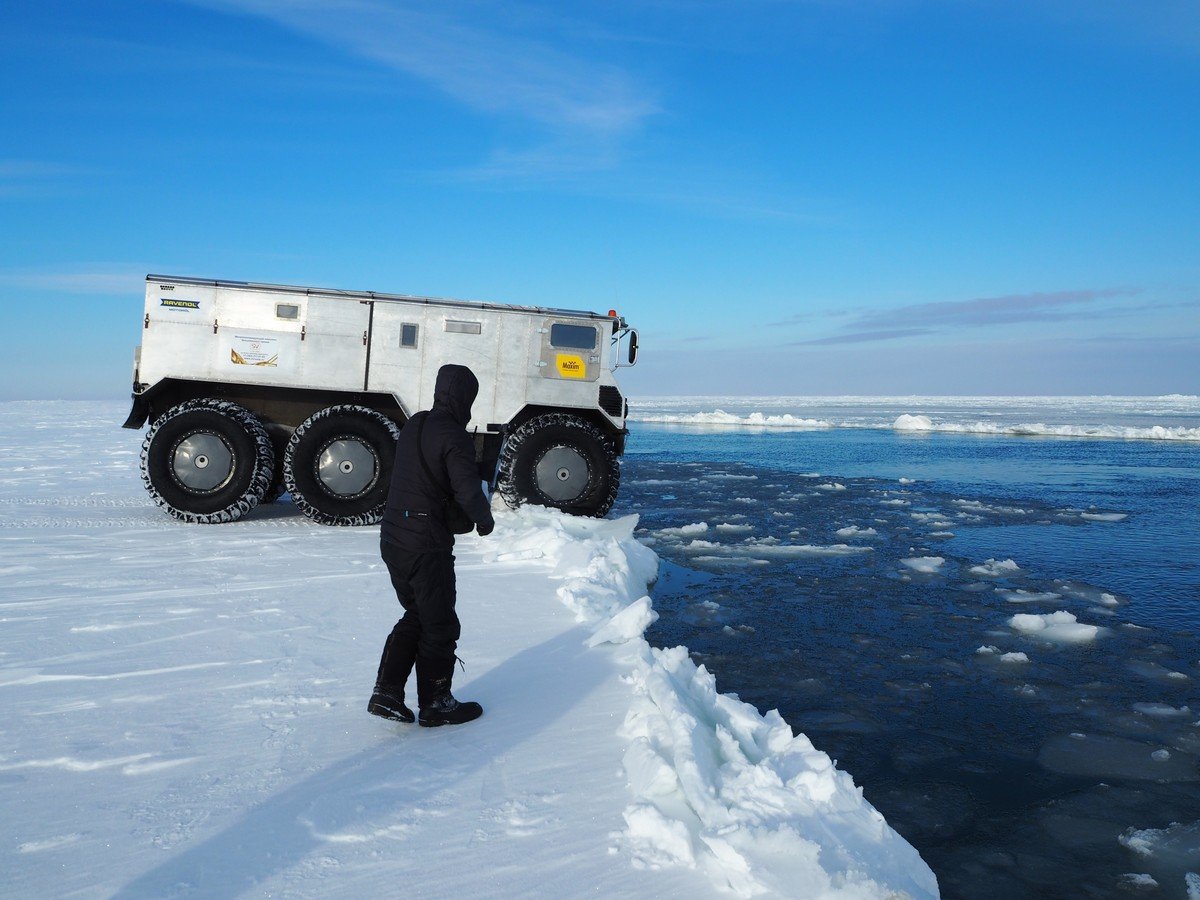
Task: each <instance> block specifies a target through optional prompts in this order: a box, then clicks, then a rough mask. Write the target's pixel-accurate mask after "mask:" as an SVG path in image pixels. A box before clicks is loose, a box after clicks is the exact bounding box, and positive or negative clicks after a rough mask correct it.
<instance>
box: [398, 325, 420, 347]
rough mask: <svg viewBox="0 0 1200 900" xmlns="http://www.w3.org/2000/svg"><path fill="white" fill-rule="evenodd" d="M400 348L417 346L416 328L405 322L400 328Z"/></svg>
mask: <svg viewBox="0 0 1200 900" xmlns="http://www.w3.org/2000/svg"><path fill="white" fill-rule="evenodd" d="M400 346H401V347H415V346H417V326H416V325H414V324H412V323H411V322H405V323H404V324H402V325H401V326H400Z"/></svg>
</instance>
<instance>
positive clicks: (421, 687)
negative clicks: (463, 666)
mask: <svg viewBox="0 0 1200 900" xmlns="http://www.w3.org/2000/svg"><path fill="white" fill-rule="evenodd" d="M379 552H380V555H381V556H382V557H383V561H384V563H386V564H387V567H388V574H389V575H391V578H392V587H393V588H395V589H396V599H397V600H399V601H400V605H401V606H402V607H403V608H404V616H403V617H402V618H401V619H400V621H399V622H397V623H396V627H395V628H393V629H392V633H391V634H390V635H388V639H387V643H386V644H384V647H383V655H382V657H381V658H380V660H379V674H378V676H377V678H376V681H377V682H378V683H379V684H380V685H383V686H385V687H388V688H390V689H392V690H393V691H394V692H395V693H397V694H399V695H400V696H403V694H404V685H405V683H406V682H407V681H408V676H409V673H410V672H412V669H413V664H414V663H415V664H416V667H417V702H418V705H420V706H422V707H423V706H425V705H427V704H428V702H429V701H430V700H432V699H433V698H432V696H430V692H431V690H432V685H433V684H434V682H437V681H440V680H443V679H444V680H446V682H447V684H448V683H449V681H448V680H449V678H450V676H451V675H452V674H453V672H454V660H455V650H457V649H458V638H459V635H460V634H461V626H460V624H459V621H458V614H457V613H456V612H455V611H454V604H455V600H456V594H455V583H454V554H453V553H452V552H450V551H449V550H446V551H434V552H427V553H410V552H408V551H407V550H402V549H400V548H399V547H397V546H396V545H395V544H391V543H389V542H387V541H380V543H379Z"/></svg>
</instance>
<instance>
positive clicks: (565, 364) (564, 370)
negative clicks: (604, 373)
mask: <svg viewBox="0 0 1200 900" xmlns="http://www.w3.org/2000/svg"><path fill="white" fill-rule="evenodd" d="M556 363H557V365H558V374H559V375H561V376H562V377H563V378H587V364H586V363H585V362H584V361H583V357H580V356H576V355H575V354H573V353H559V354H558V358H557V360H556Z"/></svg>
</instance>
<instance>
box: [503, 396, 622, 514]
mask: <svg viewBox="0 0 1200 900" xmlns="http://www.w3.org/2000/svg"><path fill="white" fill-rule="evenodd" d="M620 482H621V467H620V464H619V463H618V462H617V452H616V446H615V445H614V443H613V441H612V439H611V438H609V437H608V436H606V435H605V434H604V433H603V432H602V431H601V430H600V429H599V428H597V427H596V426H595V425H593V424H591V423H590V422H587V421H585V420H583V419H580V418H578V417H576V416H572V415H568V414H566V413H547V414H546V415H541V416H537V417H535V418H533V419H530V420H529V421H528V422H526V423H525V424H524V425H522V426H521V427H519V428H518V429H516V431H514V432H513V433H512V434H510V435H509V436H508V439H507V440H506V441H505V443H504V449H503V450H502V451H501V453H500V475H499V481H498V487H499V490H500V494H501V496H502V497H504V502H505V503H507V504H508V505H509V506H510V507H512V508H514V509H515V508H517V507H518V506H521V505H522V504H525V503H534V504H537V505H539V506H551V507H554V508H555V509H561V510H563V511H565V512H569V513H572V514H573V515H580V516H597V517H599V516H603V515H604V514H605V513H607V512H608V511H609V509H611V508H612V505H613V501H615V500H616V498H617V488H618V486H619V485H620Z"/></svg>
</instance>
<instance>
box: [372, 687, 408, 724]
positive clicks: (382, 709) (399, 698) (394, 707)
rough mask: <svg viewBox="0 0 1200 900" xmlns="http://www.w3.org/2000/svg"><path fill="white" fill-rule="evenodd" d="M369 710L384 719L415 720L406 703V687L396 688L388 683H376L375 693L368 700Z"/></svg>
mask: <svg viewBox="0 0 1200 900" xmlns="http://www.w3.org/2000/svg"><path fill="white" fill-rule="evenodd" d="M367 712H369V713H370V714H371V715H373V716H379V717H381V718H384V719H394V720H395V721H397V722H415V721H416V718H417V717H416V716H414V715H413V711H412V710H411V709H409V708H408V707H407V706H405V705H404V688H399V689H397V688H394V687H389V686H388V685H383V684H376V685H375V693H373V694H371V699H370V700H369V701H368V702H367Z"/></svg>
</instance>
